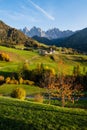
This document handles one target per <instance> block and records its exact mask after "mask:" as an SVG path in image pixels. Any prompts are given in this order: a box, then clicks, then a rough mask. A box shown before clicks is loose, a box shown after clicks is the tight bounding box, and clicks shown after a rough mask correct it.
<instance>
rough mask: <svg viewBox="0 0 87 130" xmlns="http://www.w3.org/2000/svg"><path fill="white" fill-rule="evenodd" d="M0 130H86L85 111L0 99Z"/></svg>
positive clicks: (86, 118)
mask: <svg viewBox="0 0 87 130" xmlns="http://www.w3.org/2000/svg"><path fill="white" fill-rule="evenodd" d="M0 130H87V111H86V110H84V109H71V108H61V107H56V106H52V105H44V104H38V103H34V102H30V101H19V100H15V99H11V98H4V97H0Z"/></svg>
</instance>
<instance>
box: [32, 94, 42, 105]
mask: <svg viewBox="0 0 87 130" xmlns="http://www.w3.org/2000/svg"><path fill="white" fill-rule="evenodd" d="M43 100H44V98H43V96H42V95H40V94H37V95H35V97H34V101H35V102H39V103H43Z"/></svg>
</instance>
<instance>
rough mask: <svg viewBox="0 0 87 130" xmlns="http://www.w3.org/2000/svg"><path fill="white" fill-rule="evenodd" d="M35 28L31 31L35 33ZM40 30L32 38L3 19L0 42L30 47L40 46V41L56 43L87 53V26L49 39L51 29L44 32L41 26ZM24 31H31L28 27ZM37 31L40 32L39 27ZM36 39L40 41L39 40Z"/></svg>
mask: <svg viewBox="0 0 87 130" xmlns="http://www.w3.org/2000/svg"><path fill="white" fill-rule="evenodd" d="M35 28H36V27H33V28H32V29H31V32H33V34H34V33H35V32H34V30H35ZM38 30H39V33H38V35H39V36H34V37H33V38H30V37H28V36H26V35H25V34H24V33H23V32H21V31H20V30H17V29H15V28H12V27H10V26H8V25H6V24H5V23H4V22H3V21H0V44H5V45H7V44H9V45H19V44H23V45H25V46H29V47H39V46H41V44H40V43H44V44H48V45H56V46H58V47H67V48H74V49H77V50H80V51H82V52H86V53H87V28H84V29H82V30H79V31H76V32H72V35H71V34H69V35H68V36H62V37H60V36H59V38H57V39H52V37H51V38H50V39H48V38H47V37H45V34H46V33H47V32H49V31H47V32H44V31H42V30H41V29H40V28H39V29H38ZM54 30H56V29H54ZM57 30H58V29H57ZM24 31H25V33H26V32H27V33H29V31H28V29H27V28H25V30H24ZM36 32H38V31H37V29H36ZM54 32H55V31H54ZM65 32H67V31H65ZM62 34H63V33H62ZM67 34H68V33H67ZM43 36H44V37H43ZM36 40H37V41H39V42H40V43H39V42H37V41H36Z"/></svg>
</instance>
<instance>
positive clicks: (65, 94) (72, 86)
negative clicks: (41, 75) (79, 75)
mask: <svg viewBox="0 0 87 130" xmlns="http://www.w3.org/2000/svg"><path fill="white" fill-rule="evenodd" d="M55 90H56V91H55V93H54V96H57V97H60V99H61V103H62V107H64V106H65V104H66V102H67V101H71V102H73V103H74V101H75V100H78V99H79V97H80V96H82V90H83V87H82V85H81V84H79V83H76V82H75V77H70V76H66V77H65V76H63V75H62V77H57V79H56V82H55Z"/></svg>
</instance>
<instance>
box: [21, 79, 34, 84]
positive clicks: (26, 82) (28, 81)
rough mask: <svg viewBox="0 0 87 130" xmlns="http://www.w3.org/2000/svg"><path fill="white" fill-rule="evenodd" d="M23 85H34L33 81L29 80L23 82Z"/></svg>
mask: <svg viewBox="0 0 87 130" xmlns="http://www.w3.org/2000/svg"><path fill="white" fill-rule="evenodd" d="M23 83H24V84H27V85H34V82H33V81H30V80H24V82H23Z"/></svg>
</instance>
